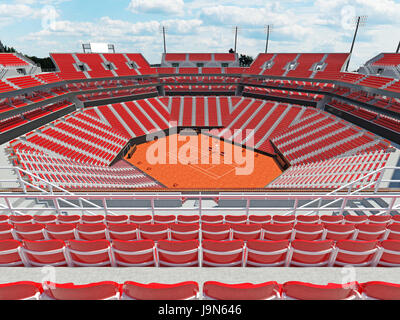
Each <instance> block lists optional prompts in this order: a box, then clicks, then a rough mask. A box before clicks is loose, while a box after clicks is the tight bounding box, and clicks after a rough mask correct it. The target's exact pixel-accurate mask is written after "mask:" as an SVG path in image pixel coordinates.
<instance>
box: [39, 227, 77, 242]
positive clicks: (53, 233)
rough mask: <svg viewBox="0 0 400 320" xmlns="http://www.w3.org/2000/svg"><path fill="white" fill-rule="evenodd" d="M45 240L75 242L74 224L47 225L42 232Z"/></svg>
mask: <svg viewBox="0 0 400 320" xmlns="http://www.w3.org/2000/svg"><path fill="white" fill-rule="evenodd" d="M44 232H45V235H46V238H47V239H58V240H64V241H65V240H75V239H76V237H75V225H74V224H67V223H63V224H48V225H47V226H46V229H45V230H44Z"/></svg>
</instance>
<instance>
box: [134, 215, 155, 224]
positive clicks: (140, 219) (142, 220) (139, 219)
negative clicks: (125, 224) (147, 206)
mask: <svg viewBox="0 0 400 320" xmlns="http://www.w3.org/2000/svg"><path fill="white" fill-rule="evenodd" d="M129 221H130V222H132V223H136V224H149V223H152V222H153V217H152V216H148V215H145V216H138V215H131V216H129Z"/></svg>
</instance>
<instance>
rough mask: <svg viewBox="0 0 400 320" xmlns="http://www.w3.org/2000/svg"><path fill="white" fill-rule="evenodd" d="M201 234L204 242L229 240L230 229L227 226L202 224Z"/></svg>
mask: <svg viewBox="0 0 400 320" xmlns="http://www.w3.org/2000/svg"><path fill="white" fill-rule="evenodd" d="M201 233H202V238H203V239H205V240H214V241H223V240H230V239H231V227H230V226H229V225H228V224H206V223H203V224H202V225H201Z"/></svg>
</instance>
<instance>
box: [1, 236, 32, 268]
mask: <svg viewBox="0 0 400 320" xmlns="http://www.w3.org/2000/svg"><path fill="white" fill-rule="evenodd" d="M20 247H21V244H20V243H19V242H18V241H16V240H2V241H0V267H21V266H24V265H25V264H26V263H24V259H23V256H21V255H20Z"/></svg>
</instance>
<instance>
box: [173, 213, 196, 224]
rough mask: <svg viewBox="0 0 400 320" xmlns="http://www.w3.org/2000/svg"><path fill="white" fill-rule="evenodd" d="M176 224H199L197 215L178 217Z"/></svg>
mask: <svg viewBox="0 0 400 320" xmlns="http://www.w3.org/2000/svg"><path fill="white" fill-rule="evenodd" d="M176 222H177V223H187V224H195V223H197V224H199V223H200V216H199V215H193V216H184V215H179V216H178V217H177V219H176Z"/></svg>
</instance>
